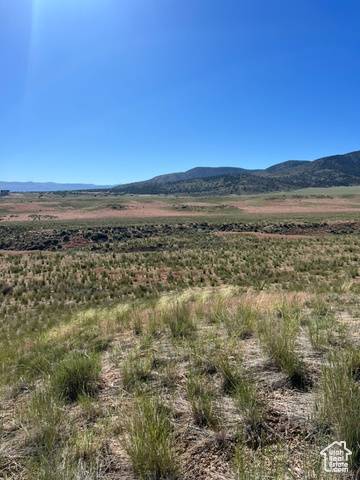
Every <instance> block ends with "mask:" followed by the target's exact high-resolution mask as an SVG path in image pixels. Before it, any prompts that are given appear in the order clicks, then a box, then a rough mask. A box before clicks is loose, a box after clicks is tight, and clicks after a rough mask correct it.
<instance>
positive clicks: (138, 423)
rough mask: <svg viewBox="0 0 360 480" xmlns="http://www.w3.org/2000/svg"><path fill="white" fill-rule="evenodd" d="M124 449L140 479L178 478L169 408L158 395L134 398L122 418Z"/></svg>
mask: <svg viewBox="0 0 360 480" xmlns="http://www.w3.org/2000/svg"><path fill="white" fill-rule="evenodd" d="M124 440H125V449H126V452H127V454H128V455H129V457H130V460H131V463H132V467H133V470H134V472H135V474H136V475H137V477H138V478H139V479H140V480H158V479H169V480H170V479H177V478H179V464H178V459H177V455H176V452H175V440H174V434H173V429H172V425H171V422H170V419H169V409H168V408H167V407H166V406H165V405H164V404H163V403H162V401H161V399H160V397H159V396H158V395H156V394H155V395H149V394H147V395H144V394H143V395H141V396H139V397H137V398H135V401H134V405H133V409H132V412H131V414H130V415H127V417H126V418H125V422H124Z"/></svg>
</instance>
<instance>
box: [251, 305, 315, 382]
mask: <svg viewBox="0 0 360 480" xmlns="http://www.w3.org/2000/svg"><path fill="white" fill-rule="evenodd" d="M298 332H299V324H298V321H297V319H296V318H293V317H292V316H291V315H288V314H285V315H284V314H283V313H282V312H279V313H278V314H277V315H276V316H275V315H268V316H267V317H265V318H264V319H263V321H262V322H261V324H260V325H259V336H260V343H261V346H262V348H263V350H264V351H265V352H266V353H267V354H268V355H269V357H270V358H271V360H272V361H273V363H274V364H275V365H276V366H277V367H278V368H279V369H280V370H282V371H283V372H285V373H286V374H287V375H288V376H289V378H290V380H291V382H292V384H293V385H294V386H296V387H300V388H305V387H306V386H307V385H308V382H309V379H308V375H307V370H306V366H305V364H304V362H303V361H302V360H301V359H300V357H299V355H298V353H297V352H296V351H295V342H296V338H297V336H298Z"/></svg>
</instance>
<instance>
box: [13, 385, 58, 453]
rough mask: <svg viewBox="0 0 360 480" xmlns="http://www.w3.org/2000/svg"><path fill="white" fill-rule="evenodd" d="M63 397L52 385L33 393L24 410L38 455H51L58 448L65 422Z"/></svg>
mask: <svg viewBox="0 0 360 480" xmlns="http://www.w3.org/2000/svg"><path fill="white" fill-rule="evenodd" d="M61 407H62V402H61V398H59V396H58V395H57V392H55V391H54V390H53V389H52V388H51V386H50V385H45V386H44V387H42V388H41V389H39V390H37V391H35V392H33V393H32V396H31V398H30V401H29V404H28V406H27V407H26V409H25V410H24V412H23V414H22V415H23V419H22V421H23V423H24V424H25V425H26V430H27V432H28V435H29V436H30V437H31V439H32V443H34V445H35V452H36V454H37V455H38V456H41V455H44V456H49V455H52V454H53V453H54V451H55V450H56V445H57V443H58V440H59V438H60V428H61V425H62V423H63V420H64V419H63V414H62V408H61Z"/></svg>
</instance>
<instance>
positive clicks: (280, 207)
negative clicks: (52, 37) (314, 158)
mask: <svg viewBox="0 0 360 480" xmlns="http://www.w3.org/2000/svg"><path fill="white" fill-rule="evenodd" d="M227 205H230V206H232V207H236V208H238V209H239V210H242V211H243V212H246V213H251V214H259V213H269V214H272V213H321V212H352V211H356V210H360V204H359V203H353V202H351V201H350V200H347V199H345V198H327V199H320V198H314V199H313V198H311V199H306V198H299V199H292V198H288V199H284V200H272V201H269V203H268V204H267V205H259V206H257V205H254V204H253V201H252V200H245V201H237V202H229V203H227Z"/></svg>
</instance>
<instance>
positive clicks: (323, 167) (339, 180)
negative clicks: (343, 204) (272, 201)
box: [112, 151, 360, 195]
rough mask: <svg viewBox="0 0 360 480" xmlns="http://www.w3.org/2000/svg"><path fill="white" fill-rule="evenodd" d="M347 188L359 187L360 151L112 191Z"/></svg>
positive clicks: (210, 171)
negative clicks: (350, 186)
mask: <svg viewBox="0 0 360 480" xmlns="http://www.w3.org/2000/svg"><path fill="white" fill-rule="evenodd" d="M348 185H360V151H356V152H350V153H346V154H344V155H333V156H330V157H323V158H319V159H317V160H314V161H307V160H288V161H286V162H282V163H279V164H276V165H273V166H271V167H269V168H267V169H264V170H246V169H241V168H232V167H220V168H202V167H198V168H194V169H192V170H188V171H187V172H182V173H174V174H168V175H161V176H159V177H154V178H152V179H150V180H146V181H142V182H136V183H131V184H126V185H120V186H118V187H115V188H113V189H112V191H114V192H122V193H133V194H179V195H182V194H184V195H229V194H242V193H247V194H250V193H262V192H272V191H289V190H295V189H298V188H307V187H331V186H348Z"/></svg>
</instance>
